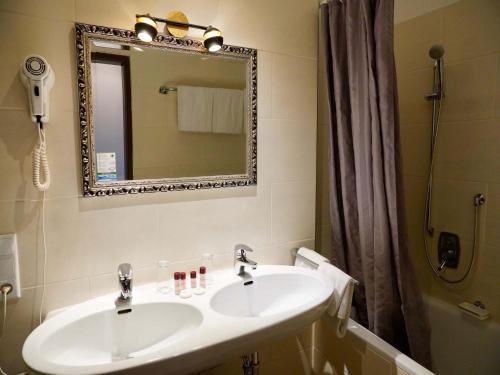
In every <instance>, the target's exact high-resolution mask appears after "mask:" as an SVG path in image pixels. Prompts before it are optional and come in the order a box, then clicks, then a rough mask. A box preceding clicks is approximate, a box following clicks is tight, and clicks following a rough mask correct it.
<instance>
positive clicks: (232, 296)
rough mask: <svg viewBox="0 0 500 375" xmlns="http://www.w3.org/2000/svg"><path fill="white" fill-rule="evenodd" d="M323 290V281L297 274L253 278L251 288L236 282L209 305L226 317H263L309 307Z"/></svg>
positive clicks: (214, 297) (222, 291)
mask: <svg viewBox="0 0 500 375" xmlns="http://www.w3.org/2000/svg"><path fill="white" fill-rule="evenodd" d="M321 288H322V281H321V280H320V279H316V278H313V277H310V276H309V275H304V274H299V273H296V272H294V273H292V272H291V273H280V274H269V275H262V276H257V277H254V278H253V283H252V284H250V285H244V284H243V283H241V282H234V283H232V284H230V285H228V286H225V287H223V288H222V289H220V290H219V291H218V292H217V293H215V295H214V296H213V297H212V299H211V300H210V306H211V307H212V308H213V309H214V310H215V311H217V312H218V313H220V314H223V315H228V316H234V317H264V316H269V315H274V314H280V313H283V312H286V311H290V310H293V309H296V308H298V307H300V306H301V305H304V304H307V303H308V302H310V301H311V300H312V299H314V298H315V296H316V294H317V291H318V290H321Z"/></svg>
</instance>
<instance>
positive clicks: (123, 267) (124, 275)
mask: <svg viewBox="0 0 500 375" xmlns="http://www.w3.org/2000/svg"><path fill="white" fill-rule="evenodd" d="M118 283H119V284H120V296H119V297H118V299H120V300H122V301H127V300H129V299H131V298H132V265H131V264H130V263H122V264H120V265H119V266H118Z"/></svg>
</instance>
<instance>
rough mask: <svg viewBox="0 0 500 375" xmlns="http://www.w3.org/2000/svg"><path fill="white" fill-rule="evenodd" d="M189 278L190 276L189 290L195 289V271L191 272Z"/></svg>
mask: <svg viewBox="0 0 500 375" xmlns="http://www.w3.org/2000/svg"><path fill="white" fill-rule="evenodd" d="M190 276H191V289H196V286H197V285H196V284H197V283H196V271H191V272H190Z"/></svg>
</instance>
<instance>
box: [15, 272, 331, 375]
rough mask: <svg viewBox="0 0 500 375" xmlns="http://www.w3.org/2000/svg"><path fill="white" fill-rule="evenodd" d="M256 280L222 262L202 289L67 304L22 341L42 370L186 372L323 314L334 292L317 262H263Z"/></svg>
mask: <svg viewBox="0 0 500 375" xmlns="http://www.w3.org/2000/svg"><path fill="white" fill-rule="evenodd" d="M251 274H252V276H253V284H251V285H244V282H243V279H242V278H240V277H239V276H236V275H234V274H233V271H232V269H231V270H229V269H228V270H224V271H220V272H217V273H216V274H215V280H216V281H215V283H214V285H213V286H212V287H211V288H209V289H207V293H205V294H204V295H201V296H197V295H195V296H193V297H191V298H189V299H181V298H179V297H178V296H175V295H173V294H167V295H163V294H160V293H158V292H157V291H156V289H155V285H154V284H148V285H144V286H140V287H137V288H135V290H134V291H133V292H134V297H133V300H132V306H131V307H132V311H131V312H129V313H126V314H117V311H116V309H115V304H114V301H115V299H116V296H117V294H118V291H117V293H114V294H110V295H106V296H103V297H99V298H95V299H92V300H89V301H87V302H84V303H82V304H79V305H75V306H72V307H69V308H68V309H66V310H64V311H63V312H61V313H59V314H57V315H55V316H54V317H52V318H50V319H48V320H46V321H45V322H44V323H43V324H42V325H41V326H39V327H38V328H37V329H36V330H34V331H33V332H32V333H31V335H30V336H29V337H28V339H27V340H26V342H25V344H24V347H23V358H24V361H25V362H26V364H27V365H28V366H29V367H30V368H31V369H32V370H33V371H34V372H35V373H39V374H51V375H63V374H64V375H66V374H68V375H69V374H72V375H73V374H82V375H83V374H85V375H90V374H185V373H192V372H195V371H201V370H203V369H206V368H209V367H212V366H215V365H217V364H219V363H222V362H223V361H224V360H226V359H227V358H229V357H230V356H234V355H239V354H242V353H243V352H245V351H249V350H252V349H254V348H255V347H256V346H258V345H259V344H260V343H262V342H265V341H266V340H269V339H271V338H275V337H279V336H284V335H288V334H291V333H294V332H296V331H297V330H299V329H301V328H302V327H304V326H306V325H307V324H309V323H311V322H313V321H314V320H316V319H318V318H319V317H320V316H321V315H322V314H323V312H324V311H325V309H326V307H327V305H328V303H329V301H330V297H331V295H332V293H333V286H332V283H331V282H330V281H329V280H328V278H327V277H325V276H324V275H322V274H320V273H319V272H317V271H314V270H308V269H303V268H298V267H291V266H259V268H258V269H257V270H255V271H252V272H251Z"/></svg>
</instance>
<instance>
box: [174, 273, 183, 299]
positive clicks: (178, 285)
mask: <svg viewBox="0 0 500 375" xmlns="http://www.w3.org/2000/svg"><path fill="white" fill-rule="evenodd" d="M174 289H175V294H176V295H177V296H178V295H179V294H180V292H181V273H180V272H175V273H174Z"/></svg>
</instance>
